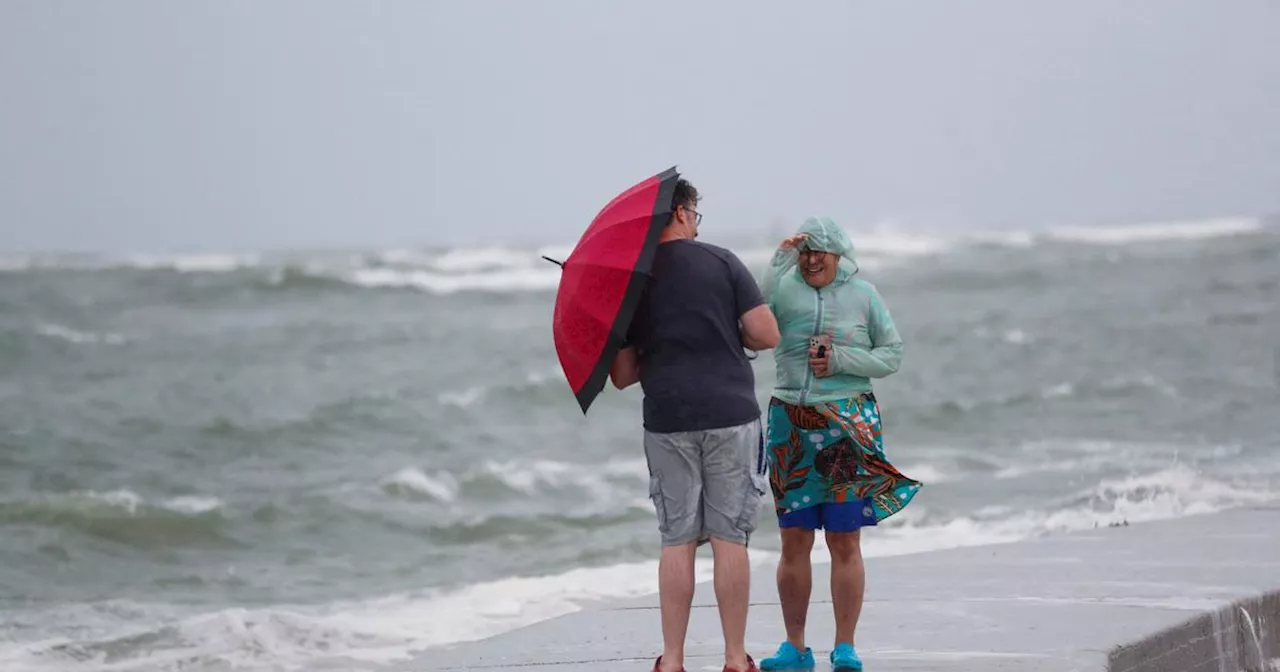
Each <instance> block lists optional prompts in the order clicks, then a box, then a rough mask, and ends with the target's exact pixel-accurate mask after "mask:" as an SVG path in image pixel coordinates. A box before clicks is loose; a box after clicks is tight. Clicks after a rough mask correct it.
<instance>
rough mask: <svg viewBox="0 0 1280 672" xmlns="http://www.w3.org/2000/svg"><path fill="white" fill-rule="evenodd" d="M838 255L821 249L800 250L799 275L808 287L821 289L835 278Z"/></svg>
mask: <svg viewBox="0 0 1280 672" xmlns="http://www.w3.org/2000/svg"><path fill="white" fill-rule="evenodd" d="M839 267H840V257H839V255H836V254H834V253H832V252H823V251H821V250H804V249H802V250H800V275H801V276H802V277H803V278H804V281H805V282H806V283H808V285H809V286H810V287H813V288H815V289H822V288H823V287H826V286H827V285H829V284H831V281H832V280H835V279H836V270H837V269H838V268H839Z"/></svg>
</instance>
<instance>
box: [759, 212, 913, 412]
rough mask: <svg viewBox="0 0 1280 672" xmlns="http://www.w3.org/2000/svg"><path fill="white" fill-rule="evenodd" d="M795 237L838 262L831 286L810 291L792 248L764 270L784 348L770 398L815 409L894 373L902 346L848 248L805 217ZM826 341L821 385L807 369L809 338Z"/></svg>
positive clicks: (844, 239) (830, 227) (842, 238)
mask: <svg viewBox="0 0 1280 672" xmlns="http://www.w3.org/2000/svg"><path fill="white" fill-rule="evenodd" d="M797 233H804V234H808V238H807V239H806V240H805V241H804V242H802V243H801V247H806V248H809V249H815V250H822V251H824V252H834V253H836V254H838V255H840V257H841V259H840V267H839V270H838V271H837V272H836V277H835V279H834V280H832V281H831V284H829V285H827V286H826V287H823V288H822V289H814V288H813V287H810V286H809V285H808V284H806V283H805V281H804V278H803V277H801V275H800V271H799V268H798V267H797V261H798V259H799V256H800V253H799V252H798V251H797V250H796V249H789V250H788V249H779V250H778V251H777V252H776V253H774V255H773V261H772V262H771V263H770V265H769V268H768V269H766V270H765V273H764V278H763V282H762V285H763V286H762V290H763V293H764V296H765V300H766V301H767V302H768V304H769V308H770V309H772V310H773V314H774V316H776V317H777V319H778V327H779V329H780V330H781V332H782V341H781V342H780V343H779V344H778V347H777V348H775V349H774V355H773V356H774V364H775V367H776V368H777V383H776V384H775V386H774V390H773V394H774V396H775V397H777V398H779V399H781V400H782V401H785V402H787V403H791V404H818V403H823V402H828V401H837V400H840V399H846V398H848V397H852V396H855V395H857V394H859V393H862V392H870V391H872V390H871V379H872V378H883V377H885V376H888V375H889V374H891V373H894V372H895V371H897V370H898V365H899V364H900V363H901V362H902V339H901V338H899V337H898V331H897V329H895V328H894V326H893V318H891V317H890V316H889V310H888V309H887V308H886V307H885V305H884V301H883V300H882V299H881V298H880V294H879V293H878V292H877V291H876V288H875V287H874V286H872V284H871V283H869V282H867V281H865V280H862V279H860V278H857V277H854V274H855V273H857V271H858V264H857V261H856V260H855V259H854V256H853V243H851V242H850V241H849V236H848V235H846V234H845V232H844V230H843V229H841V228H840V227H839V226H838V225H837V224H836V223H835V222H833V221H832V220H831V219H830V218H828V217H810V218H809V219H807V220H805V222H804V224H803V225H801V226H800V230H799V231H797ZM824 333H825V334H830V335H831V343H832V346H833V347H832V352H831V363H830V372H831V373H830V375H827V376H824V377H821V378H819V377H818V376H816V375H814V374H813V369H811V368H810V367H809V338H810V337H811V336H814V335H817V334H824Z"/></svg>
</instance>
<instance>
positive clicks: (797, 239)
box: [778, 233, 809, 250]
mask: <svg viewBox="0 0 1280 672" xmlns="http://www.w3.org/2000/svg"><path fill="white" fill-rule="evenodd" d="M808 237H809V234H807V233H797V234H796V235H794V236H791V237H790V238H787V239H786V240H784V241H782V242H781V243H780V244H779V245H778V249H782V250H794V249H796V246H798V245H799V244H800V243H802V242H804V239H805V238H808Z"/></svg>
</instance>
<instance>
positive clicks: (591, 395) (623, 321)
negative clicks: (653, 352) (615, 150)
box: [551, 166, 680, 413]
mask: <svg viewBox="0 0 1280 672" xmlns="http://www.w3.org/2000/svg"><path fill="white" fill-rule="evenodd" d="M679 177H680V174H679V173H677V172H676V169H675V167H674V166H673V167H671V168H669V169H667V170H666V171H663V172H662V173H659V174H657V175H654V176H652V177H650V178H648V179H646V180H644V181H643V182H640V183H638V184H636V185H634V186H632V187H631V188H630V189H627V190H626V191H624V192H622V193H621V194H618V195H617V196H616V197H614V199H613V200H612V201H610V202H609V204H608V205H606V206H604V209H602V210H601V211H600V213H599V214H597V215H596V217H595V219H594V220H592V222H591V225H590V226H588V227H587V229H586V231H585V232H583V234H582V238H580V239H579V240H578V244H577V245H576V246H575V247H574V248H573V252H571V253H570V254H569V256H568V258H566V259H565V260H564V262H563V263H561V267H562V268H563V272H562V274H561V276H560V286H559V289H558V290H557V292H556V304H555V313H554V315H553V317H552V322H551V328H552V332H553V335H554V337H555V344H556V354H557V356H559V358H560V367H561V368H562V369H563V370H564V374H565V378H566V379H568V381H569V387H571V388H572V389H573V394H574V396H575V397H577V399H578V405H579V406H581V407H582V412H583V413H586V412H587V408H589V407H590V406H591V402H592V401H594V400H595V398H596V395H598V394H600V390H602V389H604V383H605V379H607V378H608V377H609V368H610V366H611V365H612V364H613V358H614V356H616V355H617V353H618V349H619V347H621V346H622V344H623V343H624V342H625V340H626V335H627V329H628V328H629V327H630V326H631V318H632V316H633V315H635V311H636V305H637V304H639V302H640V296H641V294H642V293H643V292H644V288H645V285H646V284H647V283H648V281H649V274H650V269H652V267H653V255H654V252H655V251H656V250H657V249H658V239H659V238H660V237H661V235H662V229H663V227H665V226H666V224H667V222H668V220H670V218H671V212H672V205H671V199H672V198H673V197H674V195H675V188H676V181H677V180H678V179H679ZM557 263H560V262H557Z"/></svg>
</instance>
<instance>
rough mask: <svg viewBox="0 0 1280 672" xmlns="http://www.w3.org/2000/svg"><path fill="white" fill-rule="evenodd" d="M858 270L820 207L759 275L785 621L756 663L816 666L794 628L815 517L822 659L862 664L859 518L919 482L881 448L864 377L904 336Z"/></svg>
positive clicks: (842, 666) (803, 604)
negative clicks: (775, 333)
mask: <svg viewBox="0 0 1280 672" xmlns="http://www.w3.org/2000/svg"><path fill="white" fill-rule="evenodd" d="M857 272H858V266H857V262H856V260H855V259H854V256H853V245H852V243H850V242H849V237H848V236H847V235H846V234H845V232H844V231H843V230H842V229H841V228H840V227H839V226H837V225H836V224H835V222H833V221H831V220H830V219H829V218H825V217H823V218H810V219H808V220H806V221H805V223H804V224H803V225H802V226H801V227H800V230H799V232H798V233H797V234H796V235H794V236H792V237H790V238H788V239H786V240H785V241H783V242H782V244H781V246H780V247H779V249H778V251H777V253H775V254H774V257H773V261H772V263H771V265H770V268H769V269H768V270H767V271H766V273H765V277H764V282H763V285H764V287H763V289H764V295H765V299H766V300H767V301H768V303H769V307H770V308H771V309H772V310H773V313H774V315H776V316H777V319H778V324H779V326H780V328H781V332H782V342H781V343H780V344H779V345H778V347H777V348H776V349H775V350H774V358H775V363H776V367H777V384H776V385H775V387H774V391H773V398H772V399H771V400H770V403H769V412H768V439H767V441H768V453H769V464H770V468H771V473H770V485H771V487H772V490H773V500H774V508H775V511H776V513H777V516H778V527H779V528H780V532H781V535H782V558H781V560H780V561H779V563H778V577H777V579H778V597H779V601H780V602H781V604H782V615H783V621H784V623H785V624H786V630H787V639H786V641H784V642H783V643H782V644H781V645H780V646H779V647H778V651H777V653H775V654H774V655H773V656H771V657H769V658H765V659H764V660H762V661H760V662H761V665H760V667H761V669H764V670H781V669H802V668H809V667H813V666H814V659H813V651H812V649H810V648H808V647H807V646H805V641H804V629H805V619H806V616H807V613H808V608H809V593H810V589H811V587H812V575H811V568H810V565H809V554H810V551H811V550H812V548H813V539H814V534H815V530H817V529H819V528H821V529H824V530H825V534H826V539H827V547H828V548H829V549H830V552H831V597H832V602H833V608H834V611H835V622H836V641H835V646H834V648H833V650H832V651H831V655H830V659H831V663H832V666H833V667H834V668H835V669H837V670H861V669H862V661H861V659H860V658H859V657H858V653H857V650H856V649H855V648H854V644H853V637H854V629H855V627H856V626H857V621H858V616H859V614H860V613H861V611H862V594H863V587H864V583H865V577H864V570H863V565H862V551H861V544H860V542H861V529H862V528H863V527H867V526H871V525H876V524H877V523H879V522H880V521H881V520H884V519H885V518H888V517H889V516H891V515H893V514H894V513H897V512H898V511H901V510H902V508H903V507H905V506H906V505H907V504H908V503H909V502H910V501H911V499H912V497H913V496H914V495H915V493H916V492H917V490H918V489H919V488H920V487H921V484H920V483H919V482H918V481H915V480H913V479H911V478H908V477H906V476H904V475H903V474H902V473H900V472H899V471H898V470H897V469H895V468H894V467H893V465H891V464H890V463H889V461H888V460H887V459H886V458H885V455H884V450H883V446H882V443H881V433H880V409H879V406H878V405H877V404H876V398H875V394H874V392H873V391H872V386H871V379H873V378H883V377H885V376H888V375H890V374H893V373H894V372H896V371H897V370H898V366H899V364H900V363H901V361H902V340H901V339H900V338H899V337H898V332H897V330H896V329H895V328H894V325H893V319H892V318H891V317H890V315H889V311H888V309H887V308H886V307H885V305H884V301H883V299H881V297H880V294H879V293H878V292H877V291H876V289H875V287H874V286H872V285H871V283H869V282H866V281H864V280H862V279H859V278H857V277H855V275H856V274H857Z"/></svg>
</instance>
